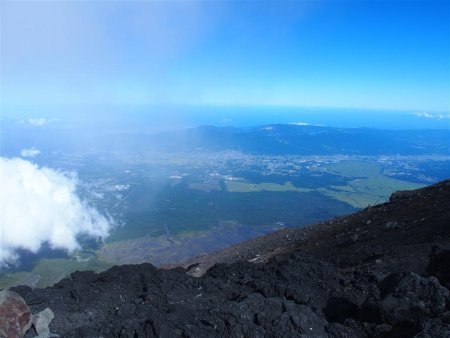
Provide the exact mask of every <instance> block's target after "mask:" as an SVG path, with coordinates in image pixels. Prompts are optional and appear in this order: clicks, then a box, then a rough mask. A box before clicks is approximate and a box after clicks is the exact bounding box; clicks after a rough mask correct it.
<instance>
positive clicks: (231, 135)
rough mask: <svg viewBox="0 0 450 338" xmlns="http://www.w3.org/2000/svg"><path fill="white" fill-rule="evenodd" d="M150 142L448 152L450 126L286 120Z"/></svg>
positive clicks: (287, 150) (277, 150) (279, 150)
mask: <svg viewBox="0 0 450 338" xmlns="http://www.w3.org/2000/svg"><path fill="white" fill-rule="evenodd" d="M148 143H149V144H158V145H159V146H161V147H162V148H163V149H166V150H168V151H175V150H180V149H181V150H192V149H201V150H205V151H217V150H225V149H234V150H240V151H244V152H250V153H256V154H272V155H273V154H293V155H335V154H351V155H381V154H385V155H392V154H401V155H420V154H449V153H450V131H449V130H401V131H392V130H379V129H369V128H347V129H343V128H330V127H321V126H302V125H300V126H299V125H289V124H275V125H266V126H259V127H253V128H233V127H222V128H219V127H213V126H202V127H198V128H192V129H188V130H184V131H178V132H170V133H163V134H160V135H158V137H157V138H155V139H154V140H151V139H149V142H148Z"/></svg>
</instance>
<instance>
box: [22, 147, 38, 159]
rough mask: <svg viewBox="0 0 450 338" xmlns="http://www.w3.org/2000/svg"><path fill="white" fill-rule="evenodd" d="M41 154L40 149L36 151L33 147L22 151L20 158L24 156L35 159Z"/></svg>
mask: <svg viewBox="0 0 450 338" xmlns="http://www.w3.org/2000/svg"><path fill="white" fill-rule="evenodd" d="M40 153H41V151H40V150H39V149H36V148H34V147H32V148H26V149H22V150H21V151H20V156H22V157H35V156H37V155H39V154H40Z"/></svg>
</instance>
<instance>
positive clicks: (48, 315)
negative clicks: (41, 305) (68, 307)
mask: <svg viewBox="0 0 450 338" xmlns="http://www.w3.org/2000/svg"><path fill="white" fill-rule="evenodd" d="M53 318H55V315H54V314H53V311H52V310H50V309H49V308H46V309H45V310H43V311H41V312H39V313H37V314H35V315H34V316H33V326H34V328H35V329H36V332H37V333H38V334H39V336H45V335H50V328H49V325H50V323H51V322H52V320H53Z"/></svg>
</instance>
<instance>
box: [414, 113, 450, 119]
mask: <svg viewBox="0 0 450 338" xmlns="http://www.w3.org/2000/svg"><path fill="white" fill-rule="evenodd" d="M414 115H416V116H418V117H424V118H427V119H436V120H445V119H450V114H437V113H436V114H433V113H428V112H417V113H415V114H414Z"/></svg>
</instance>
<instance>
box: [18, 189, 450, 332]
mask: <svg viewBox="0 0 450 338" xmlns="http://www.w3.org/2000/svg"><path fill="white" fill-rule="evenodd" d="M449 205H450V180H447V181H444V182H441V183H438V184H435V185H433V186H430V187H426V188H423V189H419V190H415V191H405V192H398V193H395V194H393V195H392V197H391V200H390V201H389V202H387V203H383V204H380V205H377V206H374V207H370V208H366V209H364V210H362V211H360V212H358V213H355V214H352V215H349V216H345V217H340V218H336V219H332V220H329V221H326V222H322V223H319V224H316V225H313V226H310V227H308V228H306V229H285V230H280V231H278V232H274V233H272V234H268V235H266V236H263V237H260V238H257V239H253V240H250V241H248V242H245V243H242V244H239V245H236V246H233V247H231V248H229V249H226V250H223V251H220V252H217V253H214V254H210V255H207V256H202V257H198V258H196V259H194V260H191V261H190V262H189V263H187V264H188V265H189V266H187V272H188V273H191V274H196V273H199V272H200V274H203V275H202V276H201V277H199V278H196V277H192V276H189V275H188V274H186V271H185V270H184V269H182V268H177V269H173V270H158V269H156V268H155V267H154V266H152V265H151V264H142V265H124V266H118V267H113V268H111V269H110V270H108V271H105V272H103V273H100V274H95V273H93V272H88V271H85V272H77V273H74V274H72V275H71V277H69V278H66V279H63V280H62V281H60V282H59V283H58V284H56V285H55V286H53V287H50V288H47V289H35V290H31V289H30V288H28V287H24V286H22V287H16V288H13V290H15V291H17V292H18V293H20V294H21V295H22V296H23V297H24V298H25V300H26V301H27V303H28V304H29V305H30V308H31V310H32V312H33V313H36V312H37V311H41V310H44V309H45V308H46V307H49V308H50V309H51V310H52V311H53V312H54V314H55V319H54V320H53V322H52V323H51V325H50V331H51V333H54V334H59V335H60V336H63V337H94V336H95V337H98V336H103V337H332V338H337V337H349V338H356V337H358V338H359V337H392V338H393V337H396V338H398V337H404V338H406V337H417V338H419V337H433V338H444V337H449V336H450V312H449V310H450V292H449V288H450V270H449V263H448V262H449V259H450V209H449V207H448V206H449ZM217 263H221V264H217ZM224 263H225V264H224ZM255 263H256V264H255ZM32 336H33V333H32V332H29V333H28V334H27V337H32Z"/></svg>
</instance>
